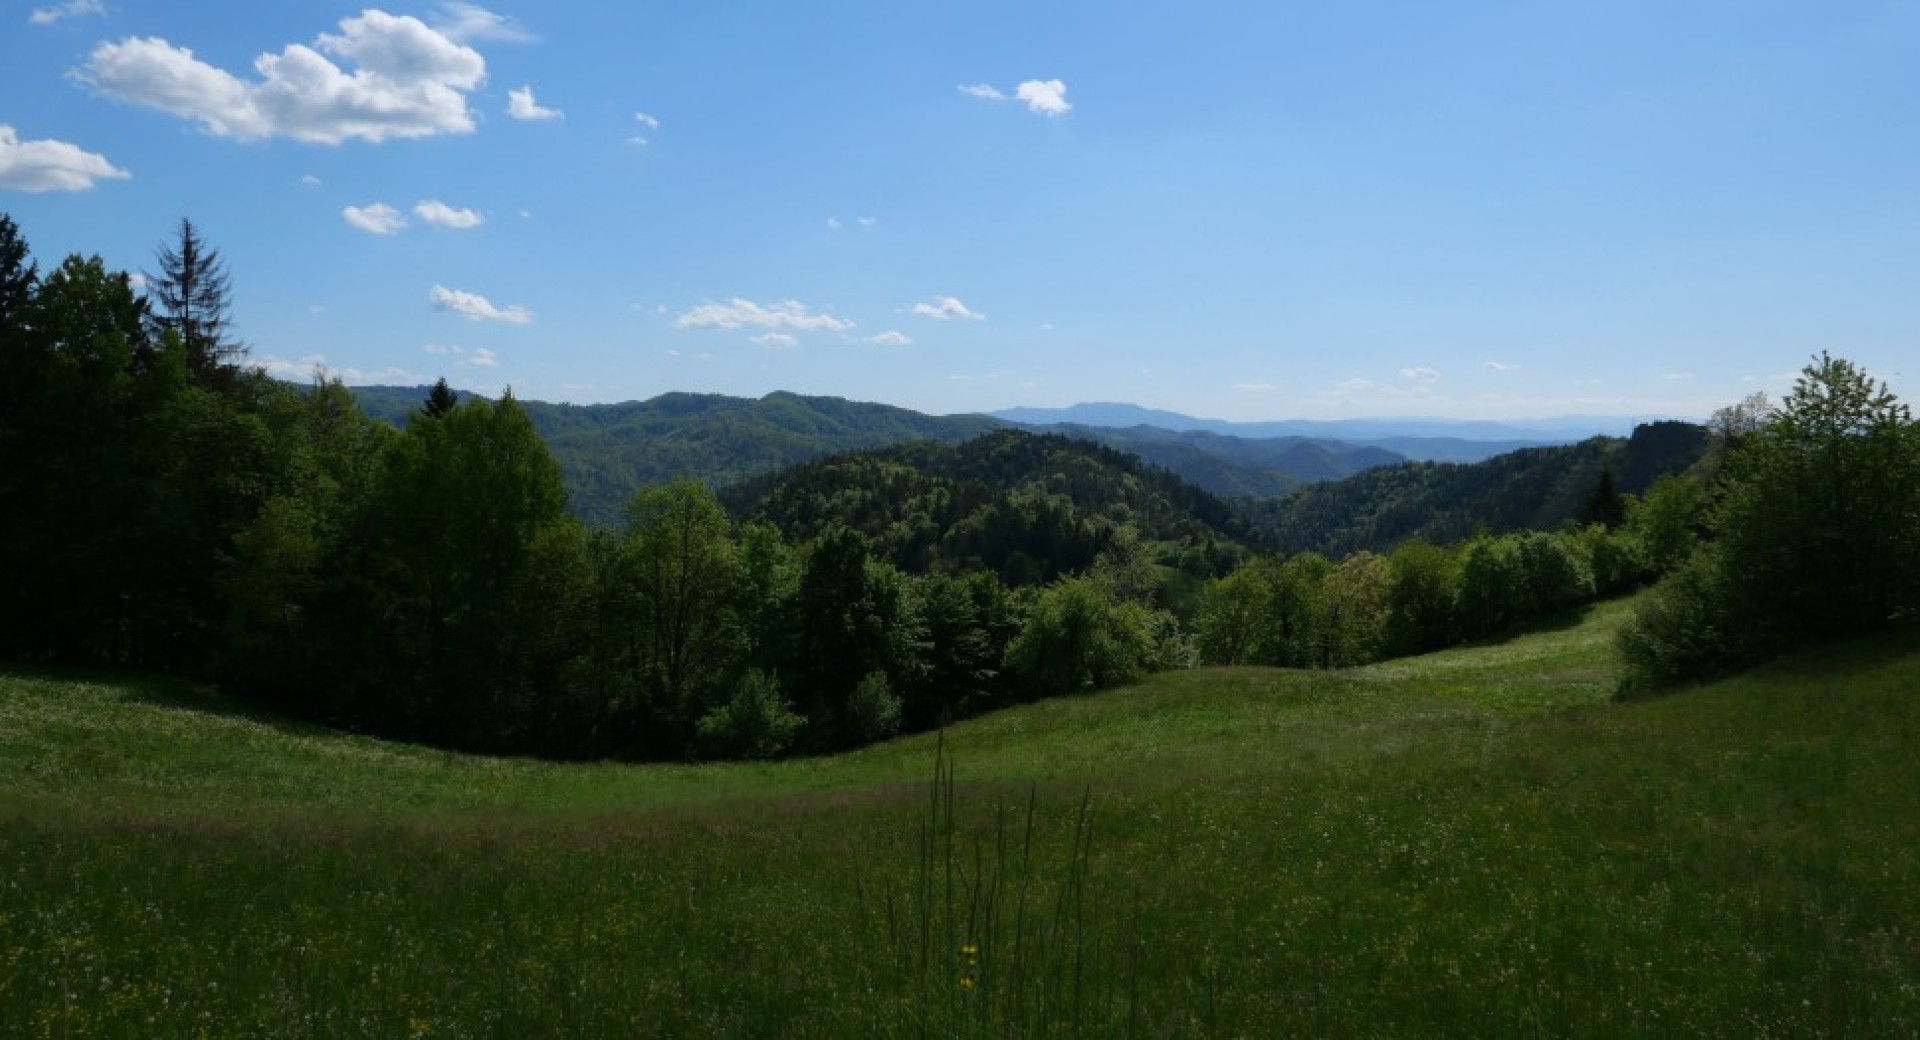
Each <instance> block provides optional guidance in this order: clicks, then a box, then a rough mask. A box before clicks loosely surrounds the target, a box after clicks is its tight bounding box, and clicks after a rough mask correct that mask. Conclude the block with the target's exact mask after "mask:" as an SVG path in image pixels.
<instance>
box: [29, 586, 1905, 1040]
mask: <svg viewBox="0 0 1920 1040" xmlns="http://www.w3.org/2000/svg"><path fill="white" fill-rule="evenodd" d="M1624 609H1625V608H1624V607H1623V606H1622V605H1620V604H1608V605H1602V606H1600V607H1597V608H1593V609H1592V610H1590V611H1588V612H1586V613H1584V614H1582V615H1580V616H1576V617H1570V618H1568V619H1566V623H1565V624H1564V625H1563V626H1562V627H1559V628H1553V629H1548V630H1545V631H1541V632H1536V633H1533V634H1530V635H1526V636H1522V637H1520V638H1518V639H1515V640H1512V641H1510V642H1506V643H1501V644H1497V645H1491V646H1486V647H1477V648H1470V649H1465V650H1454V651H1448V652H1446V653H1442V654H1436V655H1432V656H1430V657H1425V658H1418V659H1412V660H1408V661H1401V662H1392V663H1388V664H1383V665H1378V666H1374V667H1371V668H1365V669H1359V670H1355V671H1353V672H1350V673H1334V674H1327V673H1298V672H1286V671H1276V670H1258V669H1238V670H1211V671H1197V672H1186V673H1170V674H1166V675H1161V676H1157V677H1155V678H1153V679H1152V680H1150V681H1148V682H1146V683H1143V684H1141V685H1139V686H1136V687H1130V688H1127V689H1124V690H1117V691H1112V692H1110V693H1104V694H1099V695H1094V696H1088V697H1079V698H1067V699H1061V700H1055V701H1049V702H1045V703H1041V704H1035V705H1029V706H1025V707H1021V708H1016V709H1012V710H1009V711H1005V712H1001V713H997V714H994V715H990V716H987V717H984V718H981V719H978V720H974V721H973V722H970V723H968V724H966V725H963V726H959V727H956V728H954V729H953V730H951V731H949V732H948V733H947V734H946V735H945V738H944V739H945V747H944V751H943V752H942V754H944V756H945V757H946V759H947V760H948V761H950V762H951V763H952V768H953V777H954V780H953V783H952V785H951V787H950V788H949V789H948V794H949V796H950V801H946V802H936V803H934V808H932V809H930V807H929V806H930V803H929V790H930V789H929V776H930V775H931V771H932V769H933V764H934V762H935V758H936V751H935V741H936V738H935V737H934V736H932V735H928V736H923V737H915V738H910V739H906V740H901V741H897V742H894V743H891V744H888V745H884V746H880V747H875V748H870V749H867V750H864V751H861V752H858V753H855V754H851V755H847V756H842V757H838V758H833V759H818V760H803V761H797V762H786V763H773V764H761V765H739V766H735V765H723V766H697V767H696V766H645V767H629V766H615V765H571V766H566V765H554V764H547V763H539V762H531V761H522V760H502V759H485V758H476V757H467V756H455V755H448V754H444V753H441V752H436V751H430V750H425V749H420V748H411V747H406V746H400V745H394V744H389V743H384V742H379V741H373V740H367V739H362V738H355V737H350V736H343V735H340V734H337V733H333V732H330V731H326V730H321V729H317V728H312V727H303V726H298V725H291V724H287V723H284V722H280V721H277V720H274V719H271V718H266V717H260V716H254V715H249V714H247V713H245V712H240V711H237V710H235V707H234V706H233V705H232V704H230V703H228V702H226V701H223V700H221V699H220V698H218V697H214V696H211V695H208V694H204V693H199V692H196V691H193V690H190V689H183V688H179V687H171V686H167V685H165V684H146V683H137V682H126V681H121V680H113V679H94V680H83V679H78V678H74V677H52V676H45V675H31V676H21V675H14V676H6V677H0V821H4V822H0V1035H23V1036H86V1035H108V1036H116V1035H125V1036H171V1035H183V1036H186V1035H211V1036H248V1035H272V1036H316V1037H318V1036H328V1037H331V1036H343V1035H370V1036H407V1035H423V1036H427V1035H430V1036H523V1035H569V1034H570V1035H656V1034H673V1035H789V1036H809V1035H811V1036H848V1035H855V1036H858V1035H900V1036H919V1035H937V1036H949V1035H1044V1034H1049V1033H1062V1034H1079V1035H1122V1034H1130V1035H1153V1036H1159V1035H1173V1036H1188V1035H1195V1036H1254V1035H1320V1034H1328V1033H1334V1034H1359V1035H1395V1036H1398V1035H1409V1034H1451V1035H1474V1036H1488V1035H1509V1034H1515V1033H1531V1032H1539V1033H1541V1034H1545V1035H1590V1036H1622V1035H1662V1036H1667V1035H1688V1036H1692V1035H1722V1036H1742V1037H1746V1036H1762V1035H1782V1036H1784V1035H1818V1034H1848V1035H1890V1036H1891V1035H1903V1034H1911V1033H1913V1032H1915V1031H1916V1030H1920V811H1916V810H1917V809H1920V804H1917V801H1920V800H1917V799H1916V797H1915V795H1914V793H1913V792H1915V791H1916V790H1920V743H1916V734H1920V696H1916V695H1920V646H1916V640H1915V638H1914V634H1913V633H1912V632H1910V631H1909V632H1906V633H1901V634H1898V635H1896V636H1893V637H1888V638H1883V639H1878V640H1872V641H1866V642H1860V643H1855V644H1851V645H1847V646H1841V647H1830V648H1824V649H1821V650H1817V651H1813V652H1811V653H1809V654H1806V655H1802V656H1800V657H1797V658H1795V659H1793V660H1791V661H1788V662H1783V663H1782V664H1780V665H1778V666H1776V667H1773V668H1770V669H1767V670H1764V671H1762V672H1759V673H1756V674H1754V675H1751V676H1747V677H1744V678H1741V679H1737V680H1734V681H1731V682H1727V683H1722V684H1718V685H1715V686H1711V687H1705V688H1701V689H1696V690H1691V691H1687V692H1685V693H1683V694H1680V695H1677V696H1674V697H1670V698H1667V699H1663V700H1656V701H1647V702H1639V703H1634V704H1627V705H1618V704H1613V703H1610V702H1609V701H1608V694H1609V693H1610V691H1611V689H1612V686H1613V682H1614V679H1615V676H1616V674H1617V673H1616V671H1615V668H1616V664H1615V662H1614V658H1613V653H1612V635H1611V633H1612V630H1613V629H1614V628H1615V627H1616V626H1617V624H1618V623H1619V621H1620V619H1621V617H1622V616H1623V611H1624ZM934 790H935V792H936V793H937V791H938V788H935V789H934ZM941 806H945V808H942V807H941ZM1083 812H1085V813H1086V814H1087V816H1085V817H1083V816H1082V813H1083ZM1029 819H1030V826H1031V839H1030V844H1029V843H1028V839H1027V838H1026V835H1027V833H1028V827H1029ZM929 842H932V843H933V844H931V845H930V844H929ZM930 850H932V851H930ZM935 853H937V855H936V854H935ZM929 879H933V880H932V881H930V880H929ZM993 893H997V895H994V896H993V899H992V900H991V902H992V904H993V908H994V909H993V911H992V913H991V914H989V913H987V908H986V905H985V904H984V903H983V902H982V900H984V899H986V898H987V896H988V895H990V894H993ZM1022 907H1024V911H1020V910H1019V908H1022ZM1063 907H1067V908H1071V913H1070V914H1067V912H1066V911H1064V910H1063V909H1062V908H1063ZM1021 912H1024V914H1025V915H1026V916H1025V917H1024V918H1022V920H1023V924H1022V925H1020V926H1018V927H1016V925H1015V924H1014V923H1013V922H1014V921H1015V919H1016V917H1017V916H1019V913H1021ZM1063 915H1065V916H1063ZM989 919H991V921H992V922H993V923H994V927H995V929H997V930H991V931H989V930H988V929H987V928H986V927H985V926H986V925H987V923H988V921H989ZM1056 921H1057V922H1059V923H1058V925H1057V926H1056V925H1055V924H1054V922H1056ZM1039 924H1045V925H1046V926H1047V927H1048V928H1055V929H1056V930H1054V931H1027V932H1021V931H1020V928H1034V927H1038V925H1039ZM922 931H924V932H926V933H928V938H927V939H926V941H925V942H924V943H923V942H922V940H921V938H920V933H921V932H922ZM1016 935H1025V936H1026V938H1025V939H1024V940H1023V941H1024V942H1025V945H1024V946H1020V945H1017V944H1016V943H1014V942H1013V940H1012V937H1014V936H1016ZM968 946H972V947H974V950H973V952H971V953H969V952H967V949H966V948H967V947H968ZM1016 950H1024V951H1026V952H1025V954H1024V956H1025V957H1026V962H1025V966H1024V967H1021V968H1019V969H1018V970H1017V971H1016V969H1015V967H1014V959H1015V951H1016ZM969 960H972V961H974V962H976V963H974V964H972V965H969V963H968V962H969ZM1075 965H1078V968H1077V969H1076V968H1075V967H1074V966H1075ZM1076 970H1077V972H1078V974H1077V975H1076V974H1075V972H1076ZM969 977H971V978H972V980H973V981H972V984H971V985H968V984H967V983H966V982H965V980H966V979H968V978H969ZM1076 979H1077V983H1076V982H1075V980H1076ZM1016 980H1018V981H1016ZM1014 995H1021V996H1019V999H1017V1000H1016V999H1014Z"/></svg>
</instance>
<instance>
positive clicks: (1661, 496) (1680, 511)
mask: <svg viewBox="0 0 1920 1040" xmlns="http://www.w3.org/2000/svg"><path fill="white" fill-rule="evenodd" d="M1709 506H1710V500H1709V496H1708V493H1707V490H1706V488H1705V487H1704V486H1703V485H1702V484H1701V483H1700V482H1699V481H1698V480H1695V479H1693V478H1691V477H1686V476H1672V475H1669V476H1663V477H1661V478H1660V479H1659V480H1656V481H1654V482H1653V486H1652V487H1650V488H1648V489H1647V491H1646V493H1645V494H1644V495H1642V496H1641V497H1640V498H1639V499H1637V500H1633V501H1629V502H1628V504H1627V533H1628V534H1629V535H1630V536H1631V537H1633V538H1634V539H1635V540H1637V541H1638V542H1639V546H1640V552H1641V554H1642V555H1643V557H1644V559H1645V561H1646V566H1647V567H1648V569H1650V570H1651V571H1652V572H1653V573H1654V574H1665V573H1667V572H1668V571H1671V570H1673V569H1674V568H1676V567H1678V566H1680V564H1681V563H1683V562H1685V561H1686V559H1687V557H1689V556H1692V555H1693V550H1694V549H1695V548H1696V547H1698V546H1699V544H1700V537H1701V535H1702V533H1704V531H1705V528H1706V523H1707V512H1708V509H1709Z"/></svg>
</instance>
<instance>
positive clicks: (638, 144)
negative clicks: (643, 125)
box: [627, 134, 647, 148]
mask: <svg viewBox="0 0 1920 1040" xmlns="http://www.w3.org/2000/svg"><path fill="white" fill-rule="evenodd" d="M627 143H628V144H630V145H632V146H634V147H635V148H645V147H646V146H647V139H646V138H644V137H641V136H640V135H639V134H634V135H633V136H632V137H629V138H627Z"/></svg>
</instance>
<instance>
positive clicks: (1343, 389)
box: [1333, 378, 1378, 394]
mask: <svg viewBox="0 0 1920 1040" xmlns="http://www.w3.org/2000/svg"><path fill="white" fill-rule="evenodd" d="M1377 385H1378V384H1376V383H1375V382H1374V381H1373V380H1371V379H1358V378H1355V379H1348V380H1345V381H1343V382H1339V383H1335V384H1333V389H1334V390H1335V391H1336V392H1338V393H1343V394H1358V393H1364V392H1366V391H1368V390H1371V389H1373V388H1374V387H1375V386H1377Z"/></svg>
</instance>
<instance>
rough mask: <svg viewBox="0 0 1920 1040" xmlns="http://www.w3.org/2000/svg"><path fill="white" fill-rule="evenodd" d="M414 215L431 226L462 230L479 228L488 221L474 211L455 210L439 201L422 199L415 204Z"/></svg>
mask: <svg viewBox="0 0 1920 1040" xmlns="http://www.w3.org/2000/svg"><path fill="white" fill-rule="evenodd" d="M413 215H414V216H416V217H419V218H420V219H421V220H424V221H426V222H427V223H429V224H438V225H439V226H441V227H444V228H456V229H460V230H465V229H466V228H475V227H479V226H480V225H481V224H484V223H486V220H487V218H485V217H483V216H481V215H480V214H479V213H477V212H475V211H474V210H470V209H455V208H454V207H452V206H449V205H447V204H446V203H444V202H441V201H440V200H439V199H422V200H421V201H419V202H416V203H414V206H413Z"/></svg>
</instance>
